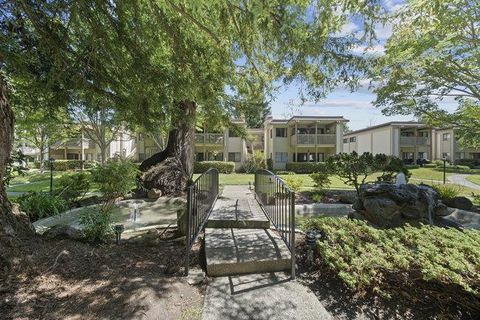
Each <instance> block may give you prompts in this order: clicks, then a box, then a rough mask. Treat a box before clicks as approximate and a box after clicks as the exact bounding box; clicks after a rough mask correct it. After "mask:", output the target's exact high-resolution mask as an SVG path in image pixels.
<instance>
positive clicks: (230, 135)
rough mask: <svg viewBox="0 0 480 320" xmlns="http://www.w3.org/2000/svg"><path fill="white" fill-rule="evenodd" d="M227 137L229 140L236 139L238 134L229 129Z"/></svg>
mask: <svg viewBox="0 0 480 320" xmlns="http://www.w3.org/2000/svg"><path fill="white" fill-rule="evenodd" d="M228 136H229V137H230V138H237V137H238V134H237V133H236V132H235V131H234V130H232V129H230V130H228Z"/></svg>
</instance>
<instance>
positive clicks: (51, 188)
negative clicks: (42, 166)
mask: <svg viewBox="0 0 480 320" xmlns="http://www.w3.org/2000/svg"><path fill="white" fill-rule="evenodd" d="M48 161H49V162H50V193H52V192H53V164H54V163H55V159H53V158H50V159H48Z"/></svg>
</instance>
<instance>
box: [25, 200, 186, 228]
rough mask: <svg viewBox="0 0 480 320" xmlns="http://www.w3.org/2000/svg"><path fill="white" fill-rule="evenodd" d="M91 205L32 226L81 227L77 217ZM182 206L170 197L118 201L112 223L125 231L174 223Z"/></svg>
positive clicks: (42, 220)
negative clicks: (121, 226)
mask: <svg viewBox="0 0 480 320" xmlns="http://www.w3.org/2000/svg"><path fill="white" fill-rule="evenodd" d="M135 204H136V205H138V214H137V219H136V220H135V221H133V219H132V212H133V209H134V205H135ZM92 207H94V206H88V207H82V208H75V209H72V210H68V211H66V212H64V213H61V214H59V215H57V216H53V217H48V218H45V219H41V220H38V221H36V222H34V223H33V226H34V227H35V230H36V231H37V232H38V233H40V234H42V233H43V232H45V231H46V230H48V229H49V228H51V227H53V226H56V225H70V226H72V227H75V228H78V229H81V225H80V222H79V217H80V215H81V214H82V213H83V212H85V210H89V209H91V208H92ZM183 207H184V204H183V202H182V201H181V200H179V199H171V198H160V199H158V200H156V201H154V200H149V199H134V200H124V201H119V202H118V203H116V204H115V207H114V209H113V211H112V219H113V224H123V225H124V227H125V232H129V231H138V230H144V229H149V228H154V227H158V226H166V225H169V224H176V223H177V211H178V210H180V209H181V208H183Z"/></svg>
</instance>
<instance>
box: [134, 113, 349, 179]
mask: <svg viewBox="0 0 480 320" xmlns="http://www.w3.org/2000/svg"><path fill="white" fill-rule="evenodd" d="M347 121H348V120H346V119H344V118H343V117H306V116H294V117H292V118H290V119H273V118H272V117H269V118H267V119H266V121H265V122H264V124H263V126H262V127H261V128H248V129H247V139H244V138H242V137H240V136H239V135H238V133H237V132H236V131H235V130H233V129H231V128H225V129H223V130H216V131H214V130H208V128H207V127H204V128H202V129H199V130H197V132H196V134H195V160H196V161H231V162H234V163H235V169H236V170H238V169H240V168H241V167H242V166H243V164H244V163H245V161H246V160H247V159H248V157H249V156H250V155H251V154H253V153H254V152H256V151H260V152H262V153H263V154H264V157H265V158H266V159H268V158H270V159H272V162H273V168H274V169H285V166H286V163H287V162H315V161H324V160H325V159H326V158H327V157H328V156H329V155H332V154H335V153H339V152H342V148H343V144H342V140H343V124H344V123H345V122H347ZM232 122H233V123H234V124H235V125H237V126H240V127H245V126H246V124H245V121H244V120H242V119H237V120H232ZM159 150H160V149H159V148H158V147H156V146H155V144H154V142H153V139H151V138H145V139H143V140H142V141H139V142H138V151H139V153H138V155H139V156H138V160H139V161H142V160H143V159H145V158H147V157H149V156H151V155H152V154H154V153H155V152H158V151H159Z"/></svg>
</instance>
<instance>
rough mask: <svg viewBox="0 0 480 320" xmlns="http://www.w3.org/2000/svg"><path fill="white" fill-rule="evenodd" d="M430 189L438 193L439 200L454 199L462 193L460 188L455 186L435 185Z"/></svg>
mask: <svg viewBox="0 0 480 320" xmlns="http://www.w3.org/2000/svg"><path fill="white" fill-rule="evenodd" d="M432 187H433V188H434V189H435V191H437V192H438V194H439V196H440V198H441V199H451V198H455V197H458V196H459V195H460V193H461V192H462V189H461V187H460V186H458V185H456V184H435V185H433V186H432Z"/></svg>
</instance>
